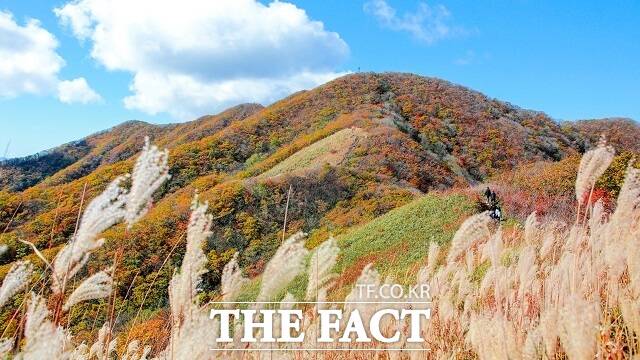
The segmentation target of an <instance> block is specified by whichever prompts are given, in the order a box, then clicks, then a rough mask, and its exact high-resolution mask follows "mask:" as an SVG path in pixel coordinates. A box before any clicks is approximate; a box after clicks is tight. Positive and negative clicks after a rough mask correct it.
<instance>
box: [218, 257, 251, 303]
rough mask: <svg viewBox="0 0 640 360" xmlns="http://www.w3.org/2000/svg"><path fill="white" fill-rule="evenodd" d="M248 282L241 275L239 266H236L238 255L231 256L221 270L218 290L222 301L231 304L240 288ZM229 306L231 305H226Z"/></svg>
mask: <svg viewBox="0 0 640 360" xmlns="http://www.w3.org/2000/svg"><path fill="white" fill-rule="evenodd" d="M248 281H249V280H248V279H247V278H245V277H244V276H243V275H242V270H240V265H239V264H238V253H235V254H233V258H231V261H229V262H228V263H227V264H226V265H225V266H224V268H223V269H222V279H221V280H220V288H221V289H222V300H223V301H226V302H231V301H233V300H235V299H236V298H237V297H238V295H240V292H241V291H242V287H243V286H244V285H245V284H246V283H247V282H248ZM228 305H231V304H228Z"/></svg>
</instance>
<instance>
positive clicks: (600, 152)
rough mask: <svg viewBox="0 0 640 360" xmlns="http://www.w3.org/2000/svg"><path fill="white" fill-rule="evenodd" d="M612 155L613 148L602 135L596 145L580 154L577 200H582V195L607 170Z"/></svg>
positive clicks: (613, 152) (613, 153)
mask: <svg viewBox="0 0 640 360" xmlns="http://www.w3.org/2000/svg"><path fill="white" fill-rule="evenodd" d="M614 155H615V150H614V149H613V147H611V146H608V145H607V141H606V139H605V138H604V136H602V137H600V141H599V142H598V146H597V147H596V148H595V149H593V150H589V151H587V152H586V153H585V154H584V155H583V156H582V159H581V160H580V167H579V169H578V177H577V178H576V186H575V187H576V199H578V201H581V200H582V196H583V195H584V194H585V193H586V192H587V191H590V190H591V188H592V187H593V186H594V185H595V183H596V181H597V180H598V178H599V177H600V176H601V175H602V174H603V173H604V172H605V171H606V170H607V168H608V167H609V165H610V164H611V162H612V161H613V157H614Z"/></svg>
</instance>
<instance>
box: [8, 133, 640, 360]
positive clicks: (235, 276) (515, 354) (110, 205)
mask: <svg viewBox="0 0 640 360" xmlns="http://www.w3.org/2000/svg"><path fill="white" fill-rule="evenodd" d="M612 154H613V150H612V149H611V148H610V147H608V146H606V144H604V142H601V143H600V144H599V146H598V148H596V149H594V150H592V151H590V152H588V153H587V154H585V158H584V159H583V161H582V163H581V166H580V174H579V176H578V179H577V181H576V195H577V196H578V198H579V199H580V198H581V196H582V195H584V193H586V191H590V190H591V189H592V187H593V185H594V184H595V181H596V180H597V178H598V177H599V176H600V174H602V172H603V171H604V170H605V169H606V167H607V166H608V164H609V163H610V158H611V157H612ZM166 160H167V159H166V152H160V151H158V150H157V148H155V147H151V146H150V145H149V144H148V142H147V143H146V145H145V149H144V151H143V155H141V157H140V158H139V163H137V164H136V168H135V169H134V171H133V179H132V184H133V185H132V188H131V190H126V189H125V188H124V186H123V184H124V179H125V178H124V177H122V178H118V179H116V180H115V181H114V182H113V183H111V185H109V186H108V187H107V189H106V190H105V192H104V193H102V194H101V195H99V196H98V197H97V198H96V199H94V200H93V201H92V202H91V203H90V204H89V206H87V208H86V210H85V212H84V214H83V216H82V218H81V221H80V223H79V227H78V231H77V232H76V234H75V235H74V236H73V238H72V239H71V241H70V243H69V244H67V245H66V246H65V248H63V250H62V251H61V252H60V254H59V255H58V257H57V258H56V259H55V260H54V262H53V265H52V268H53V271H52V280H53V287H52V290H53V292H54V293H58V294H64V293H65V292H64V284H65V280H66V279H69V278H70V277H72V276H74V275H76V274H77V273H78V271H79V270H80V269H81V268H82V267H83V266H84V264H85V263H86V261H87V259H88V257H89V255H90V254H91V252H92V251H95V250H96V249H97V248H99V247H100V246H101V245H102V242H103V241H102V240H101V239H100V238H99V236H100V234H101V233H102V232H103V231H104V230H105V229H107V228H108V227H110V226H113V225H115V224H116V223H119V222H122V221H124V222H127V223H128V224H129V225H130V222H133V221H136V220H138V219H139V218H140V216H143V215H144V213H145V212H146V211H147V209H148V204H149V200H150V198H151V194H152V193H153V191H147V190H149V189H153V190H155V189H157V187H158V186H159V184H160V183H162V181H164V180H166V178H167V177H168V175H167V173H166V169H167V167H166ZM140 177H144V179H142V180H139V179H138V178H140ZM136 179H138V180H136ZM583 205H585V206H587V211H585V217H584V220H585V221H578V220H577V221H576V222H575V223H573V224H565V223H562V222H559V221H556V220H554V219H549V218H544V219H539V218H538V217H537V216H536V214H535V213H533V214H531V215H530V216H529V217H528V218H527V220H526V221H525V223H524V224H523V225H524V226H522V227H515V228H509V229H508V230H507V229H502V228H501V225H499V224H497V223H496V222H495V221H493V220H492V219H491V218H490V217H489V216H488V214H487V213H481V214H476V215H474V216H472V217H470V218H469V219H467V220H466V221H464V222H463V223H462V225H461V226H460V228H459V230H458V231H457V232H456V233H455V235H454V237H453V239H452V241H451V245H450V247H449V248H448V249H447V246H445V245H443V246H440V245H438V244H436V243H430V244H429V245H428V246H429V251H428V255H427V258H426V259H421V260H420V263H422V264H425V266H424V267H423V268H422V269H420V270H419V271H417V272H416V274H415V275H413V276H415V281H416V283H417V284H424V285H429V288H430V294H431V299H429V300H431V303H430V304H426V305H425V306H429V307H430V309H431V310H432V318H431V319H430V320H429V321H426V322H424V323H422V324H421V335H422V336H423V337H424V338H425V342H424V343H414V344H410V343H407V342H406V341H405V340H406V338H407V337H408V327H407V326H406V324H396V323H393V322H385V323H384V329H383V332H384V333H385V334H387V333H391V332H394V331H395V330H399V331H400V332H401V339H402V340H401V341H400V342H399V343H398V344H393V345H394V346H393V347H400V349H401V350H403V351H405V350H406V351H407V352H406V354H405V353H403V352H394V353H391V352H388V353H387V354H383V352H385V351H386V349H387V347H386V345H380V344H376V343H371V344H358V345H356V347H359V348H360V349H359V350H362V348H363V347H371V349H372V350H375V352H371V353H368V352H366V353H363V352H356V351H353V352H351V351H348V350H349V349H347V348H341V349H340V350H341V351H339V352H335V353H333V352H323V353H316V354H313V355H317V357H318V358H324V359H343V358H344V359H350V358H362V359H364V358H370V357H371V356H374V354H375V355H376V356H378V357H381V358H386V357H388V358H391V359H399V358H410V359H425V358H426V359H443V358H447V359H471V358H479V359H541V358H548V359H557V358H563V359H564V358H568V359H593V358H637V357H638V356H640V347H639V346H640V344H639V343H640V342H639V341H638V340H637V335H638V334H640V307H639V306H638V304H640V252H638V251H637V249H638V239H640V224H639V222H640V170H637V169H633V168H629V169H628V170H627V174H626V177H625V183H624V185H623V186H622V189H621V191H620V195H619V198H618V201H617V207H616V209H615V211H613V213H611V214H609V215H606V214H605V213H604V211H603V209H602V206H601V204H599V203H596V204H595V205H592V204H590V202H587V203H586V204H583ZM191 210H192V213H191V217H190V220H189V224H188V230H187V244H186V252H185V256H184V258H183V260H182V264H181V266H180V268H179V269H178V270H176V272H175V273H174V275H173V278H172V279H171V281H170V285H169V289H168V291H169V300H170V305H169V306H170V309H171V322H170V325H169V326H170V332H171V335H170V338H169V343H168V345H167V347H166V348H164V349H163V350H162V351H161V352H160V353H158V354H150V352H149V351H150V349H149V347H148V345H149V344H145V345H147V346H145V347H144V348H142V346H141V344H140V343H139V342H138V340H132V341H131V342H129V343H125V344H121V345H122V347H121V348H122V349H126V350H125V351H124V353H123V354H120V358H123V359H128V360H131V359H136V360H144V359H146V358H147V357H148V356H151V355H155V356H156V359H167V360H168V359H171V360H173V359H178V360H182V359H228V358H236V359H261V358H264V356H265V355H267V356H268V355H269V354H268V353H266V352H263V351H261V352H257V351H256V352H252V351H251V350H255V349H261V350H264V344H243V343H241V342H240V340H239V334H240V331H236V334H235V337H234V342H233V343H230V344H216V343H215V342H214V341H213V339H215V338H216V336H217V331H218V328H219V323H217V322H216V321H212V320H210V319H209V318H208V312H207V308H206V307H201V306H200V304H199V302H198V297H199V294H198V292H199V289H198V288H199V286H200V282H201V277H202V275H203V274H204V273H205V272H206V262H207V259H206V257H205V254H204V251H203V249H202V246H203V244H204V243H205V242H206V240H207V239H208V237H209V236H210V235H211V231H210V227H211V221H212V217H211V215H210V214H207V205H206V204H203V203H200V202H199V200H198V197H197V196H196V197H195V198H194V201H193V203H192V209H191ZM577 213H580V212H579V209H578V211H577ZM580 214H581V213H580ZM429 238H430V236H429V234H424V239H425V246H426V242H428V239H429ZM304 240H305V234H303V233H297V234H295V235H293V236H292V237H290V238H289V239H287V240H286V241H284V242H283V243H282V244H281V245H280V247H279V248H278V249H277V250H276V252H275V254H274V255H273V257H272V258H271V260H269V262H268V263H267V265H266V267H265V271H264V274H263V275H262V282H261V286H260V290H259V294H258V296H257V301H277V300H278V297H279V296H280V297H281V296H282V295H285V298H284V300H283V302H284V303H281V304H280V307H281V308H282V309H286V308H291V307H292V304H289V302H295V301H297V300H303V299H295V297H293V295H291V294H290V293H288V292H286V291H287V290H288V286H289V285H290V284H291V282H292V280H293V279H294V278H296V277H297V276H299V275H301V274H305V271H306V274H307V276H308V284H307V292H306V294H305V295H304V297H305V299H307V300H313V299H316V300H323V299H325V296H326V293H327V291H332V290H333V286H330V284H332V282H331V280H332V279H333V278H334V277H335V275H336V274H334V273H333V271H334V270H335V263H336V259H337V258H338V257H339V256H340V255H339V252H340V250H339V249H338V247H337V242H336V241H335V240H334V239H329V240H327V241H326V242H324V243H323V244H321V245H320V246H318V247H317V248H316V249H315V250H313V252H312V253H311V254H309V251H308V250H307V249H305V247H304ZM237 258H238V254H237V253H236V254H235V255H234V257H233V258H232V259H231V261H230V262H229V263H228V264H227V265H226V266H225V267H224V270H223V274H222V282H221V292H222V299H223V300H224V301H234V300H236V299H238V297H239V296H240V295H241V293H242V290H243V285H245V284H246V283H247V282H248V281H249V280H248V279H246V278H245V277H244V276H243V275H242V271H241V269H240V266H239V264H238V261H237ZM30 270H31V268H30V265H28V264H26V263H18V264H16V265H14V268H13V269H12V270H11V271H10V272H9V274H8V275H7V277H6V279H5V282H4V283H3V285H2V288H0V304H2V303H3V302H6V301H7V300H8V299H9V298H10V297H11V296H13V295H14V294H15V293H16V292H17V291H20V290H21V289H24V286H25V284H26V283H27V281H28V278H29V277H30V274H31V272H30ZM111 282H112V279H111V277H110V276H109V275H108V273H107V272H106V271H103V272H100V273H98V274H96V275H94V276H92V277H89V278H87V279H86V280H85V281H84V282H82V283H81V285H79V286H78V287H77V288H76V289H75V291H73V292H72V293H71V295H70V296H69V297H68V298H67V300H66V302H65V305H64V307H63V310H65V311H66V310H68V309H69V308H70V307H72V306H74V305H75V304H77V303H78V302H80V301H84V300H89V299H95V298H97V297H101V296H108V294H109V293H110V292H111ZM392 282H393V278H391V277H387V278H386V279H385V283H386V284H390V283H392ZM335 284H340V286H342V285H349V284H342V283H339V282H338V281H336V282H335ZM382 284H383V283H382V277H381V275H380V273H379V272H378V270H377V269H376V268H375V265H374V264H368V265H367V266H365V267H364V268H363V269H362V271H361V273H360V276H359V277H358V279H357V280H356V282H355V285H357V286H353V287H352V288H351V289H352V290H351V292H350V293H349V294H348V295H347V296H346V297H345V298H344V300H345V301H346V302H347V304H345V305H344V308H345V309H344V310H345V312H346V313H349V312H350V311H353V310H358V311H359V312H360V314H361V316H362V317H363V320H364V321H365V323H367V320H368V319H369V317H370V316H371V314H372V313H373V312H375V311H376V310H377V309H379V308H381V307H394V308H396V307H398V308H399V307H404V306H411V307H413V308H415V307H416V306H418V304H417V303H416V301H417V299H407V300H406V301H405V302H399V303H396V304H376V303H373V304H362V303H361V304H358V302H371V301H375V299H369V298H368V297H367V296H366V293H363V292H361V290H362V289H363V286H370V287H371V288H373V289H374V291H375V290H377V291H376V292H378V291H379V290H380V289H381V285H382ZM358 286H359V287H358ZM346 289H348V288H346ZM316 292H317V295H316ZM331 295H334V294H331ZM333 306H335V305H333ZM316 308H317V307H314V308H313V309H307V310H308V312H309V310H315V309H316ZM311 312H313V311H311ZM24 319H25V326H24V340H23V341H22V342H20V341H17V340H16V339H15V338H8V339H2V340H1V341H0V355H2V354H3V353H4V354H6V353H10V352H11V351H12V350H13V351H14V352H15V353H16V354H15V355H16V356H15V357H16V358H21V359H44V358H51V359H78V360H79V359H93V358H97V359H99V360H106V359H111V358H114V356H115V353H114V352H115V348H116V343H117V339H116V338H115V337H112V335H113V329H112V326H113V327H116V326H117V325H116V324H115V323H109V322H108V323H105V324H104V326H103V327H102V328H101V329H100V331H99V332H98V338H97V340H96V342H95V343H94V344H93V345H92V346H91V347H88V346H87V345H84V344H74V342H73V341H72V340H73V339H72V338H71V336H70V333H69V331H68V330H67V329H65V328H63V327H61V326H59V325H58V324H57V322H56V321H51V320H49V310H48V308H47V307H46V305H45V301H44V298H43V297H42V296H39V295H35V294H31V295H30V296H29V297H28V309H27V311H26V314H25V316H24ZM235 326H236V330H239V329H240V324H235ZM303 330H304V331H305V332H306V333H307V336H308V337H313V336H314V334H316V332H317V318H313V317H309V318H306V319H305V322H304V329H303ZM17 336H18V337H19V336H20V335H19V334H18V335H17ZM16 343H19V344H18V345H19V349H12V348H13V346H14V344H16ZM352 345H353V344H352ZM241 346H242V347H246V350H247V351H246V352H243V353H238V352H235V353H231V352H226V350H225V349H229V348H236V349H237V348H239V347H241ZM274 346H275V347H276V348H277V352H274V353H273V355H274V356H275V358H285V357H286V358H296V359H298V358H299V359H302V358H306V357H308V356H309V355H310V354H312V353H309V352H305V351H302V352H293V353H292V352H287V351H285V350H287V349H286V348H287V346H288V345H286V344H275V345H274ZM302 346H303V347H304V348H313V347H315V346H318V345H317V344H314V343H313V340H312V339H306V341H305V343H303V344H302ZM337 346H341V345H340V344H338V345H337ZM212 347H216V348H222V349H223V351H217V352H211V351H209V349H210V348H212ZM416 349H417V350H420V349H429V351H426V352H417V351H411V352H409V351H408V350H416ZM342 350H345V351H342ZM363 354H366V355H363ZM385 356H386V357H385Z"/></svg>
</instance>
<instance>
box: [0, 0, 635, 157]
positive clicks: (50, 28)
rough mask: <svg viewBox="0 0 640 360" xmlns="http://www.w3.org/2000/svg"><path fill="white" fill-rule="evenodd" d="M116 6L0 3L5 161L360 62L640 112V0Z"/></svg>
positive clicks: (270, 93)
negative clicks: (124, 124)
mask: <svg viewBox="0 0 640 360" xmlns="http://www.w3.org/2000/svg"><path fill="white" fill-rule="evenodd" d="M105 4H107V0H77V1H73V2H68V1H41V0H38V1H35V0H0V12H1V13H0V157H2V156H3V154H4V149H5V147H6V146H7V144H9V143H10V145H9V147H8V155H9V156H10V157H13V156H23V155H27V154H31V153H34V152H37V151H40V150H43V149H47V148H51V147H53V146H56V145H59V144H61V143H64V142H68V141H71V140H74V139H78V138H81V137H83V136H86V135H88V134H90V133H93V132H95V131H99V130H102V129H105V128H108V127H110V126H113V125H116V124H118V123H121V122H123V121H126V120H130V119H139V120H144V121H149V122H153V123H167V122H175V121H185V120H189V119H192V118H194V117H197V116H199V115H203V114H204V113H215V112H217V111H219V110H222V109H223V108H225V107H228V106H230V105H233V104H236V103H241V102H247V101H257V102H262V103H265V104H268V103H269V102H271V101H273V100H276V99H278V98H280V97H282V96H284V95H286V94H287V93H289V92H292V91H295V90H299V89H301V88H309V87H313V86H315V85H317V84H319V83H322V82H324V81H327V80H329V79H331V78H334V77H336V76H339V75H341V74H343V73H346V72H349V71H357V70H358V69H360V70H362V71H403V72H413V73H418V74H422V75H428V76H436V77H439V78H444V79H447V80H450V81H452V82H455V83H459V84H462V85H465V86H468V87H470V88H473V89H476V90H479V91H481V92H483V93H485V94H487V95H488V96H491V97H495V98H498V99H501V100H505V101H509V102H511V103H513V104H516V105H519V106H521V107H525V108H530V109H535V110H540V111H544V112H546V113H547V114H549V115H550V116H552V117H553V118H556V119H559V120H563V119H580V118H597V117H607V116H624V117H631V118H634V119H636V120H638V119H640V106H639V105H638V104H639V103H640V66H639V65H640V61H639V59H640V41H639V40H638V39H640V26H638V19H640V3H639V2H637V1H616V2H600V1H461V0H460V1H427V2H424V1H422V2H420V1H412V0H409V1H400V0H386V1H384V0H373V1H369V0H367V1H355V0H353V1H344V0H343V1H339V0H324V1H314V0H300V1H296V0H291V1H288V2H281V3H276V4H273V3H271V2H269V1H262V2H261V3H256V2H255V1H254V0H233V1H231V0H218V1H216V2H214V1H198V0H182V1H176V2H171V1H155V2H154V1H151V0H137V1H135V2H132V1H125V0H113V1H109V2H108V6H106V5H105ZM151 7H153V9H154V10H153V11H149V8H151ZM55 9H57V10H55ZM29 19H37V20H38V22H33V21H31V23H30V20H29ZM47 34H48V35H47ZM25 44H27V45H25ZM3 58H4V59H5V60H3ZM6 59H8V60H6ZM3 61H4V62H3Z"/></svg>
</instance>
